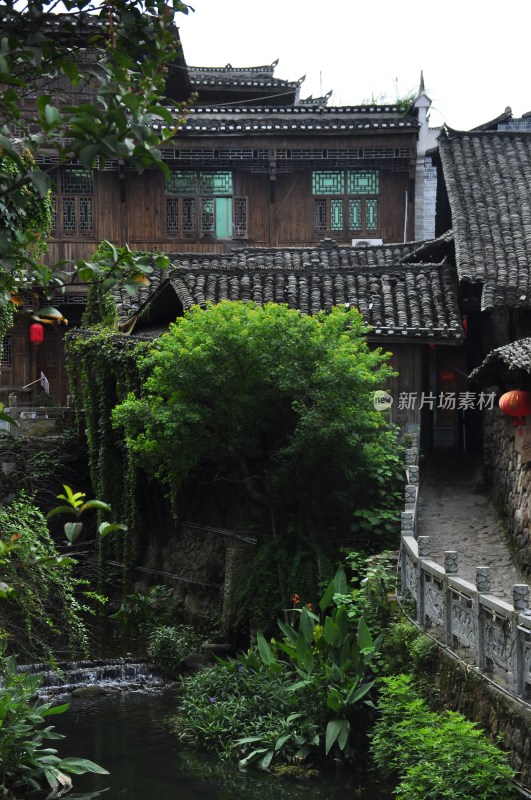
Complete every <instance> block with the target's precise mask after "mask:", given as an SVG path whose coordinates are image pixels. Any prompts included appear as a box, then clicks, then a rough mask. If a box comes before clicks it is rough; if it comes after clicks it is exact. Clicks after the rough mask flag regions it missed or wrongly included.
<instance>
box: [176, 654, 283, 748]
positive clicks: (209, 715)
mask: <svg viewBox="0 0 531 800" xmlns="http://www.w3.org/2000/svg"><path fill="white" fill-rule="evenodd" d="M182 689H183V695H182V699H181V704H180V708H179V714H178V716H176V717H175V718H174V720H173V724H174V729H175V731H176V733H177V735H178V736H179V738H180V739H181V740H182V741H184V742H187V743H189V744H193V745H195V746H198V747H201V748H202V749H206V750H213V751H215V752H217V753H219V754H220V755H222V756H230V755H233V756H239V755H241V747H240V745H239V741H241V739H242V738H245V737H252V736H257V737H259V738H261V739H263V740H267V741H270V740H275V741H276V740H277V739H278V738H279V737H280V736H281V735H283V734H285V732H286V726H285V723H284V720H285V719H286V718H288V717H289V715H290V714H291V713H293V712H295V711H296V704H297V700H296V698H295V696H294V695H293V693H291V692H289V691H288V690H287V686H286V681H285V676H284V674H283V673H282V672H273V671H272V670H270V669H268V668H267V667H266V666H265V665H264V664H261V662H260V660H259V659H258V658H257V657H256V655H254V656H253V655H251V656H249V657H243V658H242V659H240V660H229V661H224V662H219V663H218V664H217V665H216V666H213V667H210V668H209V669H206V670H203V671H202V672H199V673H194V674H190V675H187V676H186V677H183V678H182ZM296 749H298V748H296Z"/></svg>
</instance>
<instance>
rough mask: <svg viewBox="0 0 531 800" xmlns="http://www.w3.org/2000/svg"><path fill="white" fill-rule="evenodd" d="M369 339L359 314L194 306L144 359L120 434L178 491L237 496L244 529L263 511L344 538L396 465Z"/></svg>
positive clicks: (378, 361) (378, 356) (383, 366)
mask: <svg viewBox="0 0 531 800" xmlns="http://www.w3.org/2000/svg"><path fill="white" fill-rule="evenodd" d="M365 334H366V329H365V327H364V325H363V322H362V319H361V316H360V315H359V314H358V312H357V311H355V310H350V311H345V310H343V309H334V310H333V311H332V312H331V313H330V314H323V315H321V316H319V317H309V316H304V315H301V314H299V313H298V312H296V311H292V310H289V309H288V308H287V307H285V306H279V305H275V304H268V305H266V306H263V307H261V306H256V305H255V304H253V303H241V302H237V303H236V302H230V301H226V302H222V303H220V304H218V305H216V306H209V307H208V309H207V310H206V311H204V310H201V309H200V308H193V309H192V310H191V311H190V312H188V313H187V314H185V316H184V317H183V318H181V319H179V320H177V322H176V323H175V324H174V325H172V326H171V328H170V331H169V332H168V333H167V334H165V335H164V336H163V337H161V339H160V340H159V341H158V342H157V343H156V344H155V345H154V347H153V349H152V351H151V352H150V353H149V354H148V355H147V356H146V357H145V358H144V359H143V361H142V362H141V368H142V370H143V374H144V376H145V379H144V386H143V391H142V393H141V394H140V396H135V395H133V394H129V396H128V397H127V399H126V400H125V402H123V403H122V404H120V405H119V406H118V407H117V408H116V409H115V411H114V413H113V421H114V424H115V425H116V426H123V428H124V430H125V437H126V443H127V446H128V447H129V448H130V449H131V450H132V452H133V454H134V455H135V456H137V457H138V459H139V460H140V461H141V463H142V465H143V467H144V468H145V469H146V470H147V471H148V473H150V474H151V475H153V476H156V477H158V478H159V479H160V480H162V481H163V482H164V483H165V484H166V486H167V488H168V490H169V492H170V493H173V492H175V491H176V490H178V489H180V488H181V487H183V486H184V485H185V484H186V483H187V482H189V481H190V480H191V478H192V477H197V475H199V474H201V479H202V481H204V482H205V484H208V481H210V482H211V483H212V484H216V485H217V486H218V487H219V486H220V484H221V482H225V483H224V485H225V487H227V491H232V492H236V493H237V497H238V503H239V505H240V507H241V508H242V509H247V510H246V511H245V510H244V512H243V515H244V516H246V515H247V517H248V520H249V519H251V518H252V517H253V516H256V513H253V510H254V512H256V510H257V509H258V508H260V507H261V508H262V509H265V511H266V518H267V519H273V518H274V517H275V518H277V519H278V520H279V521H280V522H285V521H286V520H289V519H296V520H297V521H298V523H299V524H300V525H301V527H302V530H304V531H305V533H306V535H310V536H312V537H314V538H317V537H318V532H319V531H322V530H324V529H325V528H328V529H330V530H334V529H336V530H337V529H339V528H341V526H342V525H343V527H344V529H345V528H346V530H348V528H349V525H350V517H351V514H352V510H353V508H354V507H355V506H356V505H357V504H360V503H363V505H364V506H367V505H368V504H370V499H371V496H373V495H374V494H375V492H377V491H378V486H379V480H380V476H381V473H382V470H383V473H384V475H385V480H391V478H392V474H391V473H393V470H395V468H396V467H398V463H399V460H398V457H397V443H396V436H395V431H394V430H393V429H392V428H390V426H389V425H388V424H387V423H386V420H385V418H384V417H383V416H382V415H381V414H380V412H378V411H376V410H375V408H374V403H373V392H374V390H375V389H377V388H379V387H381V386H382V384H383V383H384V382H385V380H386V379H387V378H388V377H389V376H390V375H391V374H392V373H391V370H390V368H389V366H388V365H387V363H386V360H385V357H384V355H383V354H382V353H381V351H380V350H370V349H369V347H368V344H367V341H366V336H365ZM388 472H389V473H390V474H391V478H389V477H388V474H387V473H388ZM188 485H189V483H188ZM229 487H230V488H229ZM272 527H274V525H273V526H272Z"/></svg>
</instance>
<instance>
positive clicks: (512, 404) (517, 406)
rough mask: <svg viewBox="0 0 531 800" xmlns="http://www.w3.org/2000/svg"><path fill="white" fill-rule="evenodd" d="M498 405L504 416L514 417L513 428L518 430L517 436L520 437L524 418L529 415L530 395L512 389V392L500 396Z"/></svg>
mask: <svg viewBox="0 0 531 800" xmlns="http://www.w3.org/2000/svg"><path fill="white" fill-rule="evenodd" d="M498 405H499V406H500V409H501V410H502V411H503V413H504V414H507V415H508V416H509V417H514V427H515V428H516V427H517V428H518V434H519V435H520V436H521V435H522V425H525V418H526V417H528V416H530V415H531V393H530V392H523V391H522V390H520V389H513V391H512V392H505V394H502V396H501V397H500V399H499V401H498Z"/></svg>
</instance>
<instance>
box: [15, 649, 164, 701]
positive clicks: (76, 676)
mask: <svg viewBox="0 0 531 800" xmlns="http://www.w3.org/2000/svg"><path fill="white" fill-rule="evenodd" d="M18 671H19V672H26V673H29V674H31V675H38V676H39V678H40V680H41V685H40V687H39V689H38V690H37V695H38V696H39V698H41V699H47V698H50V697H54V698H55V697H57V696H63V695H67V694H74V695H84V696H96V695H99V694H110V693H112V692H119V691H139V690H142V691H148V690H150V689H156V688H161V687H162V686H164V682H163V681H162V679H161V678H160V676H159V675H157V673H156V671H155V670H154V668H153V666H152V665H151V664H150V663H149V662H147V661H145V660H144V661H143V660H140V659H136V658H111V659H97V660H95V661H65V662H62V663H60V664H58V665H57V667H56V668H55V669H51V668H50V666H49V665H48V664H27V665H22V666H19V667H18Z"/></svg>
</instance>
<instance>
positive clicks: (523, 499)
mask: <svg viewBox="0 0 531 800" xmlns="http://www.w3.org/2000/svg"><path fill="white" fill-rule="evenodd" d="M483 451H484V452H483V457H484V462H485V471H486V475H487V477H488V479H489V480H490V482H491V483H492V487H493V494H494V500H495V502H496V503H497V504H498V505H499V506H500V508H501V509H502V510H503V511H504V512H505V514H506V515H507V520H508V528H509V531H508V532H509V535H510V538H511V541H512V543H513V545H514V554H515V558H516V562H517V564H518V566H519V567H520V568H521V569H523V570H526V571H527V572H531V418H528V420H527V427H524V428H523V429H522V434H521V435H520V434H519V431H518V428H515V427H514V424H513V421H512V419H510V418H509V417H507V416H505V415H504V414H502V412H501V411H500V410H499V409H495V410H493V411H488V412H486V413H485V416H484V439H483ZM528 459H529V460H528Z"/></svg>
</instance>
